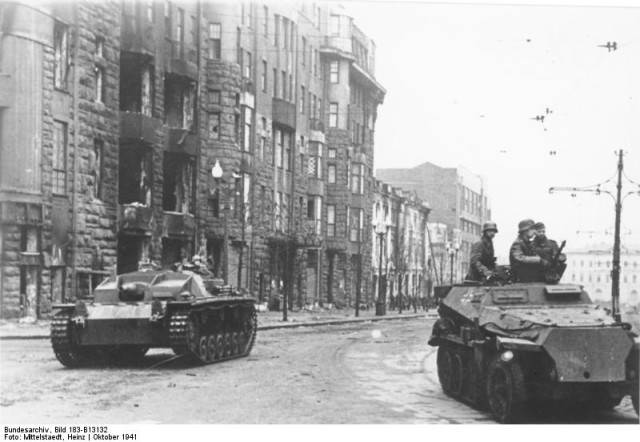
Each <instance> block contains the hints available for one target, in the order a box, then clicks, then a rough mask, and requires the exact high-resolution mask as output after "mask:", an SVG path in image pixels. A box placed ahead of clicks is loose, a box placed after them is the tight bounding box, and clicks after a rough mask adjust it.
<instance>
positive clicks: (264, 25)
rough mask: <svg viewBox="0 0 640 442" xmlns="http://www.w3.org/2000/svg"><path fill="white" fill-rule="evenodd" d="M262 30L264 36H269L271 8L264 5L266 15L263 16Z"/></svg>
mask: <svg viewBox="0 0 640 442" xmlns="http://www.w3.org/2000/svg"><path fill="white" fill-rule="evenodd" d="M262 31H263V32H264V36H265V37H268V36H269V8H267V7H266V6H265V7H264V16H263V17H262Z"/></svg>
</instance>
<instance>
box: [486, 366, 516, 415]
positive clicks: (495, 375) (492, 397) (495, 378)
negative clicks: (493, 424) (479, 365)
mask: <svg viewBox="0 0 640 442" xmlns="http://www.w3.org/2000/svg"><path fill="white" fill-rule="evenodd" d="M487 399H488V402H489V409H490V410H491V412H492V413H493V415H494V416H495V418H496V419H497V420H498V422H500V423H503V424H513V423H517V422H518V421H519V420H520V419H521V418H522V414H523V411H524V405H525V399H526V395H525V389H524V375H523V374H522V369H521V368H520V365H519V364H518V363H517V362H516V361H510V362H503V361H502V360H501V359H500V357H499V356H498V357H496V358H494V360H493V361H492V362H491V365H490V366H489V370H488V374H487Z"/></svg>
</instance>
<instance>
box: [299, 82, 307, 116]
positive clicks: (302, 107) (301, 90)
mask: <svg viewBox="0 0 640 442" xmlns="http://www.w3.org/2000/svg"><path fill="white" fill-rule="evenodd" d="M305 94H306V91H305V90H304V86H300V113H301V114H304V106H305V101H304V97H305Z"/></svg>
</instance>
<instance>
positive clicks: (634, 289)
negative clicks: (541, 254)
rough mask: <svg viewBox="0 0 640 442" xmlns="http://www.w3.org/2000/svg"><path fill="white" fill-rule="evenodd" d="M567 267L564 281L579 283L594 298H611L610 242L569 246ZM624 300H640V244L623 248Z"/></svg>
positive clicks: (621, 272) (621, 256) (633, 302)
mask: <svg viewBox="0 0 640 442" xmlns="http://www.w3.org/2000/svg"><path fill="white" fill-rule="evenodd" d="M565 254H566V255H567V269H566V270H565V272H564V275H563V276H562V282H563V283H567V284H579V285H581V286H583V287H584V289H585V290H586V291H587V292H588V293H589V295H590V296H591V299H594V300H595V299H598V300H604V301H607V300H611V262H612V260H613V249H612V247H611V246H610V245H606V244H595V245H592V246H590V247H584V248H580V249H574V250H567V251H565ZM620 304H628V305H638V304H640V247H638V246H631V247H625V246H622V247H621V250H620Z"/></svg>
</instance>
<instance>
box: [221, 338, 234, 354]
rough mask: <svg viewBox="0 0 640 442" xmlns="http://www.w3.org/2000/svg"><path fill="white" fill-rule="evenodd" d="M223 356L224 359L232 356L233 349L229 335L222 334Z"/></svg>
mask: <svg viewBox="0 0 640 442" xmlns="http://www.w3.org/2000/svg"><path fill="white" fill-rule="evenodd" d="M223 336H224V355H225V356H226V357H229V356H233V349H232V348H231V333H229V332H225V333H224V335H223Z"/></svg>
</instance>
